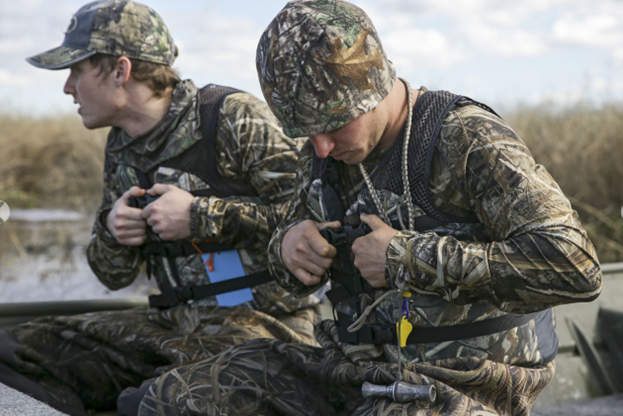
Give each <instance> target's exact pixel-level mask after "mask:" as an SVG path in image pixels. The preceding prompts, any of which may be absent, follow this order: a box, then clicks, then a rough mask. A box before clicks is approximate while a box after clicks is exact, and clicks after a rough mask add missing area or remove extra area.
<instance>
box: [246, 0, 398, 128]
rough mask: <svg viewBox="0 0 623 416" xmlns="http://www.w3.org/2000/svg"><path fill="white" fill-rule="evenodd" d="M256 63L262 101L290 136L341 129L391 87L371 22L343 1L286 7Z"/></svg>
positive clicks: (310, 0)
mask: <svg viewBox="0 0 623 416" xmlns="http://www.w3.org/2000/svg"><path fill="white" fill-rule="evenodd" d="M256 64H257V72H258V76H259V79H260V84H261V87H262V92H263V93H264V98H265V99H266V101H267V102H268V104H269V105H270V107H271V109H272V110H273V113H275V115H276V116H277V118H278V119H279V120H280V121H281V122H282V124H283V129H284V132H285V134H286V135H288V136H290V137H300V136H310V135H317V134H321V133H324V132H327V131H331V130H335V129H337V128H339V127H341V126H343V125H344V124H346V123H348V122H349V121H351V120H353V119H355V118H357V117H359V116H360V115H362V114H365V113H366V112H368V111H370V110H372V109H373V108H375V107H376V106H377V104H378V103H380V102H381V101H382V100H383V99H384V98H385V97H386V96H387V94H389V92H390V91H391V89H392V87H393V85H394V82H395V81H396V70H395V69H394V66H393V65H392V63H391V62H390V61H389V60H388V59H387V56H386V55H385V51H384V50H383V46H382V45H381V40H380V39H379V36H378V34H377V32H376V29H375V28H374V25H373V24H372V21H371V20H370V18H369V17H368V16H367V15H366V13H365V12H364V11H363V10H361V9H360V8H358V7H357V6H355V5H353V4H350V3H347V2H345V1H341V0H296V1H291V2H289V3H288V4H287V5H286V6H285V7H284V8H283V10H281V11H280V12H279V14H278V15H277V17H275V18H274V19H273V21H272V22H271V23H270V25H269V26H268V28H266V30H265V31H264V33H263V34H262V37H261V39H260V42H259V45H258V47H257V55H256Z"/></svg>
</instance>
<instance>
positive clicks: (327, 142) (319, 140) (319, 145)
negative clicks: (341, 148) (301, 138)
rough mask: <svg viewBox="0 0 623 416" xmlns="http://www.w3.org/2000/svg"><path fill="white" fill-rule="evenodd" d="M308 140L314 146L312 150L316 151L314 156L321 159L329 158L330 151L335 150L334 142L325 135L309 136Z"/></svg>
mask: <svg viewBox="0 0 623 416" xmlns="http://www.w3.org/2000/svg"><path fill="white" fill-rule="evenodd" d="M309 140H311V142H312V144H313V145H314V149H315V150H316V156H318V157H319V158H321V159H324V158H325V157H327V156H329V153H331V150H333V148H335V142H334V141H333V139H331V137H329V135H328V134H327V133H323V134H319V135H317V136H310V137H309Z"/></svg>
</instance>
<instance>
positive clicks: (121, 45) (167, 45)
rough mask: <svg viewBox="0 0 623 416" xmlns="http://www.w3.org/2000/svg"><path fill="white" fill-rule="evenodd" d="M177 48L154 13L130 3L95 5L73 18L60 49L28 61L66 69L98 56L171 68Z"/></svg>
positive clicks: (121, 0)
mask: <svg viewBox="0 0 623 416" xmlns="http://www.w3.org/2000/svg"><path fill="white" fill-rule="evenodd" d="M174 51H175V46H174V44H173V39H172V38H171V34H170V33H169V30H168V29H167V27H166V26H165V24H164V22H163V21H162V18H161V17H160V16H159V15H158V13H156V12H155V11H154V10H153V9H151V8H149V7H147V6H145V5H143V4H140V3H136V2H133V1H128V0H108V1H94V2H92V3H89V4H87V5H86V6H83V7H82V8H81V9H80V10H78V11H77V12H76V14H75V15H73V17H72V18H71V22H70V23H69V27H68V28H67V31H66V32H65V40H64V41H63V44H62V45H61V46H59V47H58V48H54V49H50V50H49V51H47V52H43V53H40V54H38V55H35V56H32V57H30V58H27V59H26V60H27V61H28V62H29V63H31V64H32V65H34V66H37V67H39V68H45V69H63V68H67V67H68V66H70V65H73V64H75V63H76V62H80V61H82V60H83V59H86V58H88V57H89V56H92V55H95V54H96V53H103V54H108V55H114V56H122V55H123V56H127V57H128V58H135V59H139V60H142V61H148V62H155V63H157V64H164V65H169V66H170V65H171V64H173V60H174V59H175V54H174Z"/></svg>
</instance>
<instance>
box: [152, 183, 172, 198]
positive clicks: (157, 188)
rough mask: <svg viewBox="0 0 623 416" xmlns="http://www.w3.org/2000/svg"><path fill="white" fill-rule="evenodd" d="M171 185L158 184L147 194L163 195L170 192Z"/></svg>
mask: <svg viewBox="0 0 623 416" xmlns="http://www.w3.org/2000/svg"><path fill="white" fill-rule="evenodd" d="M169 187H170V185H165V184H163V183H157V184H155V185H154V186H152V187H151V188H149V189H148V190H147V193H148V194H149V195H151V196H156V195H162V194H164V193H165V192H167V191H168V190H169Z"/></svg>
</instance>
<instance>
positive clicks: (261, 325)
mask: <svg viewBox="0 0 623 416" xmlns="http://www.w3.org/2000/svg"><path fill="white" fill-rule="evenodd" d="M175 56H176V47H175V46H174V44H173V41H172V38H171V35H170V33H169V31H168V29H167V28H166V26H165V25H164V22H163V21H162V19H161V18H160V16H159V15H158V14H157V13H156V12H155V11H154V10H152V9H150V8H149V7H147V6H144V5H142V4H140V3H135V2H132V1H127V0H115V1H98V2H93V3H89V4H88V5H86V6H84V7H82V8H81V9H80V10H78V12H77V13H76V14H75V15H74V17H73V18H72V21H71V23H70V25H69V27H68V29H67V32H66V36H65V41H64V42H63V46H61V47H59V48H56V49H53V50H51V51H48V52H44V53H42V54H39V55H37V56H34V57H31V58H29V59H28V61H29V62H30V63H31V64H33V65H35V66H37V67H41V68H46V69H62V68H69V69H70V71H71V72H70V75H69V77H68V79H67V82H66V84H65V86H64V92H65V93H66V94H69V95H71V96H73V98H74V101H75V102H76V103H77V104H78V105H79V106H80V107H79V109H78V113H79V114H80V115H81V117H82V121H83V123H84V125H85V127H87V128H89V129H93V128H98V127H105V126H112V130H111V131H110V134H109V136H108V142H107V144H106V158H105V168H104V196H103V201H102V204H101V206H100V208H99V210H98V212H97V216H96V219H95V223H94V226H93V235H92V238H91V241H90V243H89V246H88V248H87V256H88V260H89V264H90V265H91V268H92V269H93V271H94V272H95V274H96V275H97V277H98V278H99V279H100V281H101V282H102V283H103V284H105V285H106V286H107V287H109V288H110V289H113V290H116V289H119V288H122V287H125V286H127V285H129V284H131V283H132V282H133V281H134V279H135V278H136V276H137V275H138V273H139V270H140V268H141V267H142V265H143V264H146V265H147V271H148V273H150V274H151V275H152V276H153V277H154V278H155V280H156V282H157V284H158V287H159V288H160V290H161V292H162V294H161V295H159V296H152V297H150V304H151V305H152V306H153V307H151V308H147V309H146V308H138V309H133V310H128V311H114V312H112V311H111V312H100V313H93V314H88V315H79V316H70V317H50V318H44V319H38V320H35V321H33V322H30V323H27V324H24V325H20V326H17V327H13V328H9V329H7V330H3V331H0V382H3V383H5V384H7V385H9V386H12V387H14V388H16V389H19V390H22V391H24V392H27V393H29V394H31V395H33V396H34V397H35V398H37V399H39V400H42V401H44V402H47V403H49V404H51V405H52V406H53V407H56V408H57V409H60V410H62V411H64V412H66V413H69V414H71V415H82V414H85V408H86V409H93V410H97V411H104V410H114V409H115V406H116V404H117V398H118V397H119V395H120V393H121V392H122V391H123V390H124V389H126V388H130V389H129V390H127V391H126V392H125V393H124V394H123V395H122V396H121V398H120V399H119V409H118V410H119V412H120V413H121V414H135V413H136V411H137V409H138V403H139V401H140V398H141V397H142V394H143V392H144V388H143V389H138V390H132V389H133V388H136V387H139V386H140V385H141V383H142V382H143V381H145V380H147V379H150V378H152V377H155V376H156V375H158V374H159V372H160V371H164V370H168V369H170V368H173V367H175V366H178V365H181V364H182V363H184V362H187V361H193V360H198V359H204V358H206V357H211V356H212V355H214V354H216V353H218V352H220V351H222V350H224V349H226V348H228V347H230V346H232V345H236V344H239V343H242V342H244V341H247V340H250V339H254V338H258V337H261V338H275V339H280V340H282V341H287V342H310V343H314V342H315V341H314V338H313V333H312V331H313V323H314V322H315V317H316V313H315V306H314V304H315V303H318V299H317V298H314V297H309V298H306V299H297V298H295V297H293V296H292V295H289V294H288V293H286V292H285V291H284V290H283V289H281V288H280V287H279V286H277V285H276V284H275V283H274V282H269V283H266V282H267V281H269V280H270V275H269V274H268V273H267V272H265V270H266V268H267V265H266V252H265V250H266V246H267V244H268V242H269V239H270V235H271V234H272V231H273V230H274V228H275V227H276V225H277V224H278V223H279V221H280V220H281V219H282V218H283V214H284V213H285V210H286V207H287V203H286V201H287V200H288V199H289V198H290V196H291V195H292V192H293V185H294V182H295V176H296V175H295V170H296V156H297V152H298V148H297V146H296V141H295V140H292V139H289V138H287V137H285V136H284V135H283V133H282V131H281V128H280V126H279V122H278V121H277V120H276V119H275V118H274V116H273V115H272V114H271V112H270V111H269V109H268V107H267V106H266V104H265V103H263V102H261V101H260V100H258V99H257V98H255V97H253V96H252V95H250V94H247V93H243V92H240V91H237V90H233V89H231V88H226V87H220V86H215V85H210V86H207V87H204V88H203V89H201V90H199V89H198V88H197V87H195V85H194V84H193V82H192V81H190V80H186V81H181V80H180V78H179V76H178V74H177V73H176V72H175V71H174V70H172V68H171V64H172V63H173V60H174V59H175ZM215 64H216V63H215ZM145 193H147V194H148V195H150V196H152V197H157V196H159V198H158V199H157V200H155V201H153V202H151V203H148V204H147V205H146V206H145V207H144V208H141V206H139V207H136V206H132V205H133V203H134V202H132V201H135V202H136V203H140V199H139V197H142V198H145ZM145 202H149V201H145ZM263 271H264V272H263ZM243 276H248V277H253V279H256V278H257V277H258V276H260V277H262V276H263V277H262V279H260V280H261V281H262V282H265V283H264V284H260V285H256V286H253V287H250V288H248V287H247V288H239V290H238V291H236V292H228V293H224V294H218V295H215V294H214V293H212V294H211V292H210V290H211V288H214V286H213V285H212V284H213V283H215V282H216V281H219V280H220V279H226V280H227V279H228V278H235V277H243ZM230 281H231V280H230ZM255 283H258V280H253V281H252V282H251V283H247V284H248V285H250V284H255ZM148 385H149V383H146V384H145V386H148Z"/></svg>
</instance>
